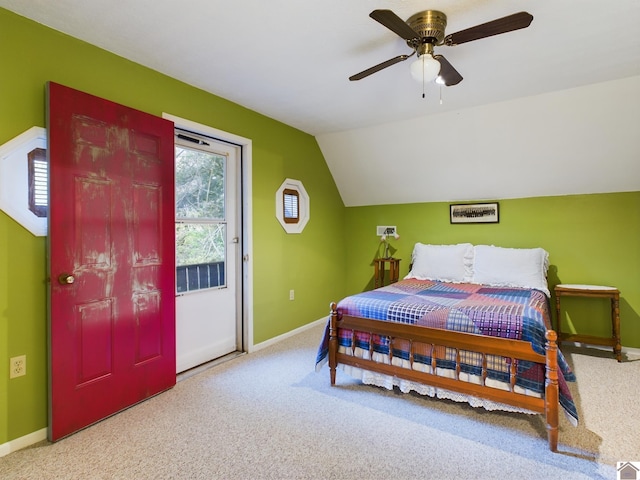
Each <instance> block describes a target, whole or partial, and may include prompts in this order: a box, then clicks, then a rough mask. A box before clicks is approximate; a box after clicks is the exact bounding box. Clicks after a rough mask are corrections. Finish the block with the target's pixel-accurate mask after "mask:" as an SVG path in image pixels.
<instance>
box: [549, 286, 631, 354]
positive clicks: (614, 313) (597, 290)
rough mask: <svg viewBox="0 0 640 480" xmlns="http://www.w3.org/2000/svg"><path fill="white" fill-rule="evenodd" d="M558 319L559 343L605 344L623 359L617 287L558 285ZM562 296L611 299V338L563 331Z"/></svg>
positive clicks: (556, 292) (556, 289) (556, 288)
mask: <svg viewBox="0 0 640 480" xmlns="http://www.w3.org/2000/svg"><path fill="white" fill-rule="evenodd" d="M554 292H555V294H556V319H557V330H558V331H557V333H558V343H560V342H583V343H587V344H591V345H604V346H610V347H613V353H614V355H615V356H616V359H617V360H618V362H621V361H622V345H621V344H620V291H619V290H618V289H617V288H615V287H605V286H601V285H573V284H560V285H556V287H555V289H554ZM562 297H591V298H606V299H609V300H610V301H611V332H612V335H611V338H605V337H595V336H592V335H580V334H567V333H562V332H561V331H560V330H561V323H562V322H561V319H560V299H561V298H562Z"/></svg>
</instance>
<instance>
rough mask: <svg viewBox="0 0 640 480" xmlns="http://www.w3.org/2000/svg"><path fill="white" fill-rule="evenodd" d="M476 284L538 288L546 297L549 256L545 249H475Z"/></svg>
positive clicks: (486, 246)
mask: <svg viewBox="0 0 640 480" xmlns="http://www.w3.org/2000/svg"><path fill="white" fill-rule="evenodd" d="M473 251H474V255H473V256H474V260H473V280H472V281H473V283H481V284H485V285H493V286H506V287H522V288H535V289H537V290H541V291H543V292H544V293H545V294H546V295H547V296H550V294H549V287H548V285H547V270H548V268H549V253H548V252H547V251H546V250H544V249H542V248H502V247H494V246H489V245H476V246H475V247H473Z"/></svg>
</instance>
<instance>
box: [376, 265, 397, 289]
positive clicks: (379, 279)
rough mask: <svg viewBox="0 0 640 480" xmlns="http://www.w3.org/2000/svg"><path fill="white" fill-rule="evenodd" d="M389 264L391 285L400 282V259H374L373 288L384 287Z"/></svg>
mask: <svg viewBox="0 0 640 480" xmlns="http://www.w3.org/2000/svg"><path fill="white" fill-rule="evenodd" d="M387 263H388V264H389V283H395V282H397V281H398V275H399V274H400V259H399V258H374V259H373V267H374V272H373V288H379V287H382V286H384V276H385V275H384V272H385V264H387Z"/></svg>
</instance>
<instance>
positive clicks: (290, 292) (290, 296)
mask: <svg viewBox="0 0 640 480" xmlns="http://www.w3.org/2000/svg"><path fill="white" fill-rule="evenodd" d="M295 298H296V292H295V291H294V290H289V300H294V299H295Z"/></svg>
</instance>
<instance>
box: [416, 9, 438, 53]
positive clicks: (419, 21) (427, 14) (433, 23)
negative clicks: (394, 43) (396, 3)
mask: <svg viewBox="0 0 640 480" xmlns="http://www.w3.org/2000/svg"><path fill="white" fill-rule="evenodd" d="M407 25H409V26H410V27H411V28H412V29H413V30H414V31H415V32H416V33H417V34H419V35H420V38H421V41H422V43H430V44H432V45H442V42H443V41H444V31H445V28H446V27H447V16H446V15H445V14H444V13H442V12H439V11H438V10H425V11H424V12H419V13H416V14H415V15H412V16H411V17H409V19H408V20H407ZM407 44H408V45H409V46H410V47H412V48H416V47H417V45H413V44H412V42H411V41H410V40H409V41H407Z"/></svg>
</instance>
